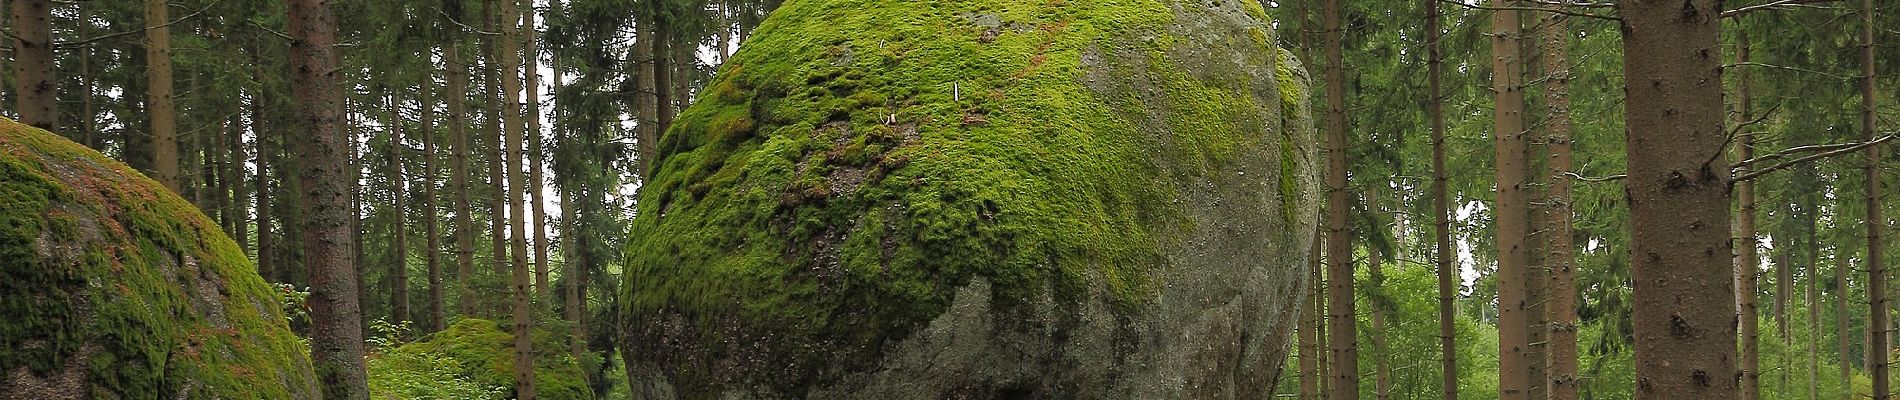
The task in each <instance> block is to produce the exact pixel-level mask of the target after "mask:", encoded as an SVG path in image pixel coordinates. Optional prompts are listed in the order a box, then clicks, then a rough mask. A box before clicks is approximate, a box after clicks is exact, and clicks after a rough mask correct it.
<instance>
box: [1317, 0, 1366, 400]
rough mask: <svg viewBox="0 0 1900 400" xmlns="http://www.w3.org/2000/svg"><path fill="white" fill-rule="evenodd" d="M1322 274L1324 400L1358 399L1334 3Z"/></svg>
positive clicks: (1335, 6) (1329, 20)
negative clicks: (1326, 365) (1328, 363)
mask: <svg viewBox="0 0 1900 400" xmlns="http://www.w3.org/2000/svg"><path fill="white" fill-rule="evenodd" d="M1325 8H1326V11H1325V12H1326V17H1325V19H1326V22H1325V24H1326V107H1327V110H1326V144H1327V147H1326V149H1327V151H1328V153H1327V160H1328V161H1327V162H1328V171H1327V174H1326V195H1327V198H1326V262H1327V271H1326V275H1327V276H1328V277H1330V278H1332V279H1331V280H1330V281H1327V288H1326V290H1327V293H1328V294H1329V296H1328V298H1327V299H1328V301H1327V306H1326V319H1327V324H1328V327H1327V329H1326V330H1327V333H1328V334H1330V335H1331V336H1332V337H1331V340H1330V341H1331V342H1332V343H1331V344H1332V350H1331V354H1330V355H1329V357H1328V358H1330V359H1331V360H1332V363H1333V365H1332V368H1331V374H1332V376H1331V377H1330V379H1329V380H1330V381H1331V382H1330V383H1331V386H1329V389H1328V392H1329V393H1330V394H1329V396H1328V398H1330V399H1332V400H1354V399H1358V398H1359V355H1358V352H1359V345H1358V342H1357V340H1358V336H1359V335H1358V329H1357V327H1356V326H1355V325H1356V324H1357V316H1358V312H1357V311H1356V309H1355V308H1354V304H1353V274H1352V242H1351V239H1350V238H1349V237H1347V235H1349V234H1350V232H1348V231H1347V227H1346V222H1347V221H1346V213H1347V212H1348V211H1349V209H1348V205H1347V193H1346V168H1347V164H1346V151H1347V148H1346V99H1345V93H1344V91H1345V85H1344V83H1345V68H1344V65H1341V64H1342V63H1343V61H1342V60H1343V57H1342V55H1341V53H1342V51H1343V49H1342V47H1343V46H1342V45H1341V43H1340V42H1341V40H1343V38H1342V36H1343V35H1344V32H1343V29H1342V28H1341V27H1340V15H1339V12H1340V11H1339V0H1326V3H1325Z"/></svg>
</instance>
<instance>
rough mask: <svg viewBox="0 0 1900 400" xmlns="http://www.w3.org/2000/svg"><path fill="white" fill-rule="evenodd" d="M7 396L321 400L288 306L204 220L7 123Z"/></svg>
mask: <svg viewBox="0 0 1900 400" xmlns="http://www.w3.org/2000/svg"><path fill="white" fill-rule="evenodd" d="M0 315H3V316H5V318H4V319H0V374H3V375H0V393H4V394H5V395H0V397H5V398H22V399H25V398H32V399H69V398H70V399H77V398H92V399H160V398H165V399H318V398H320V397H321V395H320V393H319V392H318V390H319V389H318V388H317V385H316V375H315V374H314V373H312V370H311V366H310V360H309V356H308V355H307V354H306V353H305V350H304V345H303V344H302V343H300V342H299V340H298V339H297V337H296V336H295V335H293V334H292V333H291V332H290V328H289V327H288V326H287V325H286V323H285V320H284V314H283V310H282V308H281V295H280V293H277V292H276V291H275V289H273V287H272V286H270V285H267V284H265V283H264V280H263V279H262V278H259V277H258V275H257V272H256V267H255V266H254V264H252V263H251V261H250V260H249V259H248V258H247V257H246V256H245V254H244V251H243V250H242V249H239V248H238V246H237V244H236V243H235V242H233V241H232V240H231V239H230V238H229V237H227V236H226V235H225V234H224V233H223V232H221V231H220V230H219V228H218V226H217V225H216V224H214V223H212V222H211V220H210V219H208V218H206V217H205V216H204V215H203V214H201V213H199V212H198V210H197V208H196V207H193V206H192V205H191V204H189V203H186V202H185V200H184V199H182V198H180V197H178V196H177V195H175V194H173V193H171V192H170V191H168V190H166V189H164V188H163V187H162V186H160V185H159V184H158V183H157V182H153V181H152V180H150V179H147V178H145V177H144V176H143V175H140V174H139V173H137V172H135V171H133V170H132V169H131V168H128V167H126V166H125V165H124V164H121V163H119V162H117V161H113V160H111V159H109V158H107V157H105V156H104V155H101V154H99V153H98V152H95V151H92V150H91V149H87V148H85V147H83V146H80V145H78V144H75V143H72V142H70V141H67V140H65V139H61V138H59V137H58V136H54V135H53V134H51V133H48V132H46V131H44V130H40V129H36V128H32V127H28V126H25V125H21V124H19V123H17V122H14V121H11V120H5V119H0Z"/></svg>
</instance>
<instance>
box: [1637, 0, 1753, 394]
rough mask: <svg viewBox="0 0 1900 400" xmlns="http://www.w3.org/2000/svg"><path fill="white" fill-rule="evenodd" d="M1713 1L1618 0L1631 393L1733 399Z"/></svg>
mask: <svg viewBox="0 0 1900 400" xmlns="http://www.w3.org/2000/svg"><path fill="white" fill-rule="evenodd" d="M1720 3H1721V1H1720V0H1689V1H1660V0H1635V1H1628V2H1620V3H1619V5H1618V7H1619V8H1620V9H1621V11H1622V12H1621V15H1622V33H1623V58H1624V75H1625V76H1626V78H1625V88H1624V90H1625V91H1626V94H1627V96H1628V103H1627V104H1628V105H1627V107H1626V109H1627V112H1626V115H1625V118H1626V119H1627V122H1626V124H1625V125H1626V127H1627V129H1628V133H1627V134H1626V135H1625V136H1626V141H1627V147H1625V149H1626V151H1627V152H1628V160H1629V178H1628V179H1627V180H1626V181H1625V182H1624V186H1625V189H1624V190H1625V191H1626V196H1627V198H1628V199H1629V203H1630V205H1629V207H1630V225H1631V237H1630V246H1631V248H1630V262H1631V270H1632V273H1633V278H1634V282H1635V290H1634V296H1633V297H1634V303H1633V304H1632V305H1633V313H1632V314H1633V318H1632V321H1633V324H1632V325H1633V327H1634V329H1635V353H1636V355H1635V364H1636V375H1637V383H1636V391H1635V397H1636V398H1637V399H1682V400H1694V399H1732V398H1734V397H1735V395H1736V390H1737V389H1738V388H1737V387H1736V386H1737V382H1736V379H1735V378H1733V377H1735V376H1737V373H1738V371H1737V370H1736V365H1735V362H1736V361H1735V348H1736V346H1735V337H1736V331H1735V329H1736V323H1735V314H1734V313H1735V309H1734V308H1733V307H1734V303H1733V302H1732V301H1733V299H1734V296H1735V294H1734V290H1735V288H1734V285H1735V283H1734V281H1733V280H1732V279H1730V277H1731V276H1733V274H1734V269H1733V268H1734V267H1733V264H1731V262H1732V261H1733V260H1731V257H1732V256H1733V254H1734V253H1732V252H1731V244H1730V242H1729V240H1728V239H1729V235H1728V234H1729V232H1730V231H1729V226H1728V225H1729V223H1730V221H1729V186H1728V184H1729V182H1728V179H1729V168H1728V167H1727V160H1725V159H1724V157H1723V156H1722V154H1723V153H1724V151H1725V149H1724V147H1726V143H1727V139H1728V138H1727V132H1726V129H1724V128H1723V124H1722V119H1723V118H1724V113H1723V106H1722V79H1721V78H1722V77H1721V73H1722V68H1721V67H1722V60H1721V56H1720V55H1719V54H1717V53H1715V51H1717V50H1716V49H1718V48H1719V47H1718V46H1719V45H1720V44H1719V43H1718V39H1719V37H1720V24H1719V22H1720V15H1721V13H1722V8H1721V7H1720Z"/></svg>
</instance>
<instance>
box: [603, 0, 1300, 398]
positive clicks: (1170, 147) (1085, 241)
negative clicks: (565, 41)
mask: <svg viewBox="0 0 1900 400" xmlns="http://www.w3.org/2000/svg"><path fill="white" fill-rule="evenodd" d="M1272 27H1273V23H1272V21H1271V20H1270V19H1269V18H1268V17H1267V16H1266V14H1265V10H1263V9H1262V8H1261V7H1260V4H1259V2H1256V1H1253V0H1049V1H1020V0H789V1H786V2H785V3H784V5H783V6H782V7H780V8H778V9H777V10H776V11H774V12H773V14H772V15H771V17H769V18H768V19H767V20H766V21H765V22H764V23H763V24H762V25H760V26H759V28H758V30H756V31H755V33H754V35H753V36H752V37H750V38H748V39H747V42H746V45H745V46H744V47H743V48H742V49H741V50H739V52H738V53H737V54H736V55H734V56H733V57H732V58H731V59H730V60H729V61H728V62H727V63H726V64H725V66H724V67H722V70H721V71H720V72H719V74H718V75H717V76H716V77H714V78H713V79H712V81H710V82H708V84H707V87H706V89H705V91H704V92H703V94H702V95H701V96H700V97H699V100H698V102H697V103H696V104H694V105H693V106H692V107H690V108H688V109H687V110H685V111H684V112H682V113H681V114H680V115H679V118H678V119H676V120H675V123H674V125H673V126H672V127H671V128H670V130H669V132H667V134H666V135H664V137H663V138H662V139H661V140H660V142H659V143H658V148H659V154H658V159H656V160H653V161H654V162H653V170H652V172H651V176H649V177H648V178H649V179H647V180H646V182H645V183H644V185H643V186H642V187H641V191H640V196H639V197H640V199H639V215H638V217H637V218H636V219H635V220H634V221H633V222H632V224H631V225H632V227H631V229H630V230H629V232H630V235H631V237H630V238H629V239H628V244H627V247H626V273H625V274H624V275H623V277H624V282H625V284H624V285H623V286H621V290H623V292H622V295H621V301H622V304H621V305H620V306H621V307H622V308H621V318H622V320H621V321H622V323H623V326H622V329H623V331H622V335H621V336H622V337H621V341H622V344H623V347H622V349H623V353H624V355H625V356H626V359H627V360H628V362H627V366H628V375H629V376H628V378H629V380H630V381H631V384H632V385H633V386H634V390H635V395H636V396H637V397H639V398H656V399H666V398H686V399H714V398H717V399H783V398H810V399H937V398H960V399H986V398H1083V399H1099V398H1108V399H1179V398H1195V399H1233V398H1241V399H1257V398H1268V397H1271V393H1268V392H1269V391H1270V390H1272V386H1273V384H1274V381H1275V380H1276V379H1277V378H1278V376H1279V373H1280V369H1281V367H1282V363H1283V361H1284V360H1285V357H1286V348H1287V346H1286V345H1287V340H1288V338H1289V337H1290V335H1289V333H1290V332H1291V328H1292V326H1293V323H1294V321H1295V320H1296V319H1297V318H1298V315H1297V314H1298V310H1299V299H1300V296H1301V293H1302V292H1301V288H1302V287H1304V284H1305V279H1306V278H1305V276H1306V274H1305V273H1304V272H1303V271H1304V267H1305V265H1306V264H1307V258H1308V257H1309V256H1310V252H1311V247H1312V237H1313V234H1314V232H1315V231H1316V225H1317V219H1318V217H1317V215H1318V214H1317V210H1318V183H1319V180H1318V179H1317V176H1316V170H1317V168H1316V166H1317V165H1318V161H1319V156H1318V146H1317V140H1316V134H1315V131H1314V130H1313V128H1312V121H1311V116H1310V110H1307V109H1306V107H1305V104H1306V102H1307V99H1308V92H1307V86H1306V84H1307V83H1306V77H1307V76H1306V74H1305V72H1304V71H1303V70H1302V69H1301V68H1300V66H1299V64H1298V61H1297V60H1295V59H1294V58H1293V57H1292V56H1291V55H1290V52H1288V51H1285V50H1284V49H1281V48H1279V47H1278V46H1277V45H1276V44H1275V40H1276V39H1275V38H1274V32H1273V29H1272Z"/></svg>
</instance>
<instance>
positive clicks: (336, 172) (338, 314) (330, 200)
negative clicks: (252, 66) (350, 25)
mask: <svg viewBox="0 0 1900 400" xmlns="http://www.w3.org/2000/svg"><path fill="white" fill-rule="evenodd" d="M289 21H290V29H289V34H290V36H291V38H292V39H291V41H290V49H291V79H292V80H291V87H292V90H293V92H295V95H296V98H297V107H296V110H297V111H296V112H297V119H298V123H299V124H300V125H301V126H302V129H303V132H302V133H300V134H298V135H296V137H297V138H298V143H299V144H300V146H299V149H298V150H299V151H298V154H299V157H300V158H301V159H302V162H301V163H299V164H300V166H301V167H302V171H301V172H302V173H300V174H299V175H300V177H301V179H302V181H303V182H302V183H303V203H304V204H303V206H304V208H305V210H304V213H305V214H304V215H305V218H304V219H303V225H304V229H303V234H304V238H303V248H304V256H305V257H304V263H305V265H306V266H307V267H308V268H309V270H310V299H309V304H310V319H311V321H312V325H313V326H312V329H311V349H310V351H311V357H310V358H311V361H312V363H313V364H315V365H316V366H317V368H316V369H317V375H318V378H319V379H320V380H321V382H322V384H323V397H324V398H327V399H341V400H364V399H368V398H369V387H368V380H367V378H366V377H365V376H364V370H363V331H362V330H361V325H360V324H359V323H358V321H361V320H362V317H363V314H362V311H361V310H360V309H359V308H358V306H359V304H358V303H357V298H356V296H357V286H356V278H355V277H356V271H355V269H356V268H355V260H354V259H353V258H354V257H355V254H354V251H353V249H352V248H353V247H354V246H353V244H354V243H355V240H354V239H355V238H354V235H352V234H351V232H350V226H351V225H350V221H349V218H350V210H349V207H350V193H351V192H353V191H354V190H353V188H354V187H355V182H354V181H352V180H351V179H350V178H351V177H352V176H353V175H354V174H352V173H350V172H349V171H348V170H346V168H349V159H348V158H349V155H350V149H349V148H348V147H346V146H348V144H349V143H348V139H347V138H345V137H344V132H343V131H342V130H341V128H342V124H341V123H340V122H341V121H340V119H341V117H342V112H343V110H342V107H341V104H339V103H340V102H341V101H342V93H341V92H340V88H339V87H338V81H337V68H336V60H337V58H336V49H335V46H336V18H335V15H334V14H333V13H332V11H331V10H330V5H329V2H328V1H325V0H291V1H290V11H289Z"/></svg>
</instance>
